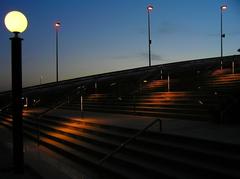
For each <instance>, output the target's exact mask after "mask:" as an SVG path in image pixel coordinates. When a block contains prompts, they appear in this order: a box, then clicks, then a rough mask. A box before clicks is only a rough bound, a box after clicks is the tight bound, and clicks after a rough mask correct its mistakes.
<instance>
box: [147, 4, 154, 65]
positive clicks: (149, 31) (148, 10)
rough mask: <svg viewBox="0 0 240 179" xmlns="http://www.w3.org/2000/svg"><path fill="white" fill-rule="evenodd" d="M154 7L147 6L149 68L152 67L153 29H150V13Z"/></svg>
mask: <svg viewBox="0 0 240 179" xmlns="http://www.w3.org/2000/svg"><path fill="white" fill-rule="evenodd" d="M152 10H153V6H152V5H151V4H149V5H148V6H147V12H148V60H149V66H151V44H152V40H151V27H150V12H152Z"/></svg>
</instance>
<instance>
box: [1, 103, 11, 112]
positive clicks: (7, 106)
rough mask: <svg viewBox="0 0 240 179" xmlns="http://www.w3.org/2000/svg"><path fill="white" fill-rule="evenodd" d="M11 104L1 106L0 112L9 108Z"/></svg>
mask: <svg viewBox="0 0 240 179" xmlns="http://www.w3.org/2000/svg"><path fill="white" fill-rule="evenodd" d="M11 105H12V103H9V104H8V105H6V106H4V107H2V108H1V109H0V112H2V111H4V110H5V109H7V108H9V107H10V106H11Z"/></svg>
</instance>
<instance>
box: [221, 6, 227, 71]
mask: <svg viewBox="0 0 240 179" xmlns="http://www.w3.org/2000/svg"><path fill="white" fill-rule="evenodd" d="M225 10H227V5H222V6H221V7H220V12H221V24H220V25H221V34H220V35H221V70H222V66H223V38H225V34H224V33H223V11H225Z"/></svg>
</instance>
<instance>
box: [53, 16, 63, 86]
mask: <svg viewBox="0 0 240 179" xmlns="http://www.w3.org/2000/svg"><path fill="white" fill-rule="evenodd" d="M54 27H55V32H56V82H58V32H59V30H60V27H61V23H60V22H59V21H57V22H55V24H54Z"/></svg>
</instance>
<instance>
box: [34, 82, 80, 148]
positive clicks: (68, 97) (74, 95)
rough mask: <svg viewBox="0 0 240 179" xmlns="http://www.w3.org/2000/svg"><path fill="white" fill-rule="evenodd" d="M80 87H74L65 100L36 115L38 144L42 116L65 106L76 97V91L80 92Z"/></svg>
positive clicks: (38, 141)
mask: <svg viewBox="0 0 240 179" xmlns="http://www.w3.org/2000/svg"><path fill="white" fill-rule="evenodd" d="M78 90H79V87H78V88H76V89H74V90H73V91H71V93H70V94H68V95H67V99H65V98H64V100H61V101H59V102H58V103H57V104H55V105H54V106H52V107H50V108H48V109H46V110H45V111H43V112H42V113H40V114H39V115H38V116H37V117H36V124H37V143H38V145H40V124H39V120H40V118H41V117H43V116H44V115H46V114H47V113H49V112H51V111H53V110H55V109H58V108H59V107H61V106H63V105H64V104H66V103H68V102H70V101H72V100H73V99H74V97H76V95H78V93H77V94H75V93H76V92H78Z"/></svg>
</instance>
